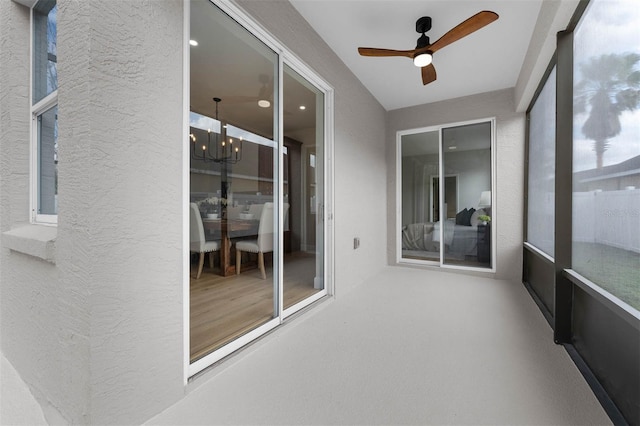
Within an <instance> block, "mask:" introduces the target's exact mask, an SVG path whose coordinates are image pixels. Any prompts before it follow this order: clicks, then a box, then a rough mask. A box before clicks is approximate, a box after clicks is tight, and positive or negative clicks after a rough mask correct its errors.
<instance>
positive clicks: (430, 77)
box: [422, 64, 436, 85]
mask: <svg viewBox="0 0 640 426" xmlns="http://www.w3.org/2000/svg"><path fill="white" fill-rule="evenodd" d="M434 81H436V68H435V67H434V66H433V64H429V65H427V66H426V67H422V84H423V85H427V84H429V83H431V82H434Z"/></svg>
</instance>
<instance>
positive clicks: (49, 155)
mask: <svg viewBox="0 0 640 426" xmlns="http://www.w3.org/2000/svg"><path fill="white" fill-rule="evenodd" d="M38 214H51V215H55V214H58V107H57V106H54V107H53V108H51V109H49V110H47V111H45V112H44V113H42V114H40V115H39V116H38Z"/></svg>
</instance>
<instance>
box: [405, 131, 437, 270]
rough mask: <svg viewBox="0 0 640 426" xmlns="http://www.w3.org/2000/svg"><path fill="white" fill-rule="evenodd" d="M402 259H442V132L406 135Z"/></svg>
mask: <svg viewBox="0 0 640 426" xmlns="http://www.w3.org/2000/svg"><path fill="white" fill-rule="evenodd" d="M400 143H401V157H402V165H401V167H402V258H403V259H417V260H431V261H436V262H439V261H440V235H439V233H438V231H437V227H438V226H439V225H438V222H439V221H440V202H439V199H440V198H439V197H440V190H439V176H440V170H439V164H440V157H439V146H440V143H439V137H438V131H437V130H436V131H431V132H423V133H416V134H408V135H403V136H402V138H401V141H400Z"/></svg>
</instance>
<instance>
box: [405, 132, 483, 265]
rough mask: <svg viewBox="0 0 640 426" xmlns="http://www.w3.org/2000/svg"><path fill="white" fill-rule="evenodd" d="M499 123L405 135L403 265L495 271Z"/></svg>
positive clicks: (407, 133)
mask: <svg viewBox="0 0 640 426" xmlns="http://www.w3.org/2000/svg"><path fill="white" fill-rule="evenodd" d="M492 126H493V121H492V120H487V121H480V122H473V123H463V124H460V125H455V126H437V127H432V128H428V129H421V130H418V131H408V132H403V133H401V134H400V135H399V158H400V162H399V168H400V173H399V176H400V179H399V181H400V185H401V190H400V191H399V194H400V197H401V200H400V206H401V215H400V224H399V225H400V235H399V243H400V244H399V245H400V248H399V253H400V256H399V260H400V261H401V262H405V263H427V264H429V263H432V264H433V263H437V264H440V265H447V266H456V267H465V268H482V269H487V268H492V267H493V264H494V262H493V254H492V253H493V251H494V250H493V247H492V241H493V238H492V235H493V230H492V228H493V227H494V224H495V221H494V220H493V212H492V199H493V197H492V181H493V180H492V157H493V156H492V149H491V147H492V140H493V136H492Z"/></svg>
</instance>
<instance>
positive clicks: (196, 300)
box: [190, 252, 319, 362]
mask: <svg viewBox="0 0 640 426" xmlns="http://www.w3.org/2000/svg"><path fill="white" fill-rule="evenodd" d="M265 264H266V269H267V279H266V280H263V279H262V278H261V277H260V271H259V270H258V269H252V270H249V271H246V272H243V273H242V274H240V275H234V276H230V277H222V276H220V275H219V274H218V272H219V270H218V267H217V266H216V267H215V268H214V269H213V270H211V269H210V268H208V266H209V265H208V262H205V269H204V271H203V273H202V276H201V277H200V279H197V280H196V279H195V278H193V277H194V276H195V265H192V271H191V279H190V306H191V315H190V318H191V330H190V342H191V348H190V351H191V362H193V361H195V360H197V359H199V358H201V357H203V356H204V355H206V354H208V353H210V352H212V351H214V350H216V349H218V348H220V347H222V346H224V345H225V344H227V343H229V342H231V341H232V340H234V339H236V338H238V337H240V336H242V335H243V334H245V333H247V332H249V331H251V330H253V329H254V328H256V327H258V326H260V325H261V324H264V323H265V322H267V321H269V320H270V319H272V318H273V317H274V312H273V308H274V304H273V294H274V288H273V275H272V272H273V269H272V268H271V267H270V266H271V257H270V256H269V257H268V258H267V259H266V260H265ZM314 276H315V256H314V255H310V254H305V253H301V252H298V253H295V254H292V255H288V256H285V259H284V307H285V308H287V307H289V306H292V305H294V304H295V303H297V302H299V301H301V300H304V299H306V298H308V297H309V296H311V295H313V294H315V293H317V292H318V291H319V290H317V289H314V288H313V278H314Z"/></svg>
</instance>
